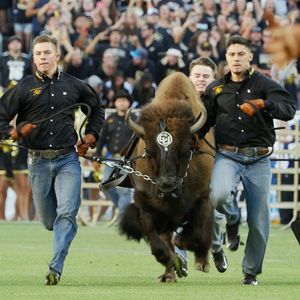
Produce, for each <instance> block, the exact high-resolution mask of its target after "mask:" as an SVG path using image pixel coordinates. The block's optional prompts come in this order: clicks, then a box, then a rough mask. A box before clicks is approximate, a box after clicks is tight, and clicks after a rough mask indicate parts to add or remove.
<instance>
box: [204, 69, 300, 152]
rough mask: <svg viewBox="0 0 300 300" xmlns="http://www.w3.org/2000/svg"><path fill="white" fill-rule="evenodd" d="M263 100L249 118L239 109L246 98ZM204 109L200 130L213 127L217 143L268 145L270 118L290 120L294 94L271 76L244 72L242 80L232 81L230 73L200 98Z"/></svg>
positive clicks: (272, 136) (270, 140)
mask: <svg viewBox="0 0 300 300" xmlns="http://www.w3.org/2000/svg"><path fill="white" fill-rule="evenodd" d="M259 98H260V99H263V100H264V103H265V109H264V110H262V111H260V115H261V116H262V117H263V120H264V124H262V122H261V121H260V119H259V116H258V114H255V115H254V116H253V117H248V116H247V115H246V114H244V113H243V112H242V110H241V109H240V108H239V106H240V105H241V104H243V103H244V102H245V101H247V100H253V99H259ZM202 100H203V102H204V105H205V107H206V109H207V113H208V116H207V121H206V124H205V125H204V127H203V128H202V129H201V130H200V135H201V136H204V135H205V133H206V132H207V131H208V130H209V128H210V127H212V126H214V125H215V126H216V127H215V128H216V129H215V132H216V143H217V144H225V145H232V146H236V147H269V146H272V145H273V144H274V142H275V133H274V131H272V130H269V131H268V130H264V131H262V130H261V129H262V128H263V127H266V126H267V127H269V128H273V127H274V124H273V119H280V120H290V119H292V118H293V116H294V114H295V111H296V101H295V100H294V99H293V97H292V96H291V95H290V94H289V93H288V91H287V90H285V89H284V88H283V87H281V86H280V85H279V84H278V83H276V82H275V81H273V80H271V79H270V78H268V77H266V76H264V75H262V74H261V73H258V72H256V71H254V70H253V69H252V68H251V69H249V70H248V71H247V74H246V77H245V79H244V80H243V81H242V82H232V81H231V80H230V73H228V74H227V75H226V76H225V77H224V78H222V79H219V80H216V81H214V82H212V83H211V84H210V85H209V86H208V87H207V89H206V92H205V94H204V95H203V97H202Z"/></svg>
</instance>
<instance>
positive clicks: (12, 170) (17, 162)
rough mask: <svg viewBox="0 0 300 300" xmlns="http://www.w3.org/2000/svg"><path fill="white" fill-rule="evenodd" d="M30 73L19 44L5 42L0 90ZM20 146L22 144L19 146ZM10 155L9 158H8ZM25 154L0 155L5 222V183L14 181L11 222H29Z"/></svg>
mask: <svg viewBox="0 0 300 300" xmlns="http://www.w3.org/2000/svg"><path fill="white" fill-rule="evenodd" d="M31 73H32V68H31V60H30V58H29V56H28V55H27V54H24V53H22V41H21V39H20V37H19V36H17V35H14V36H11V37H10V38H9V39H8V51H7V52H4V53H3V54H2V55H1V56H0V88H2V89H3V90H8V89H10V88H12V87H14V86H15V85H16V84H17V83H18V82H19V81H20V80H22V79H23V78H24V77H26V76H27V75H29V74H31ZM20 145H21V146H22V143H21V144H20ZM12 153H13V155H12ZM26 161H27V150H25V149H22V148H21V149H18V151H13V152H12V149H7V151H4V150H3V151H2V150H1V153H0V164H1V166H0V170H1V171H0V172H1V173H0V207H1V211H0V218H2V219H3V218H5V215H4V209H5V200H6V193H7V188H8V186H9V180H12V179H14V185H13V187H14V189H15V191H16V194H17V199H16V215H15V217H14V219H16V220H17V219H18V218H20V219H21V220H29V202H30V195H31V192H30V186H29V183H28V177H27V162H26Z"/></svg>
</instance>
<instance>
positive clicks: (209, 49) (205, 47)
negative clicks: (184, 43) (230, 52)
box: [195, 41, 219, 64]
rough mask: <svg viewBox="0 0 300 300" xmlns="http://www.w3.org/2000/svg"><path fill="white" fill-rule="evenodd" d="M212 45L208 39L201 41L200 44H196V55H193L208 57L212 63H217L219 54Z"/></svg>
mask: <svg viewBox="0 0 300 300" xmlns="http://www.w3.org/2000/svg"><path fill="white" fill-rule="evenodd" d="M216 46H217V45H215V47H213V46H212V44H211V43H210V42H208V41H205V42H202V43H201V44H199V45H197V46H196V55H195V57H209V58H210V59H211V60H213V61H214V63H216V64H217V63H218V60H219V54H218V50H217V48H216Z"/></svg>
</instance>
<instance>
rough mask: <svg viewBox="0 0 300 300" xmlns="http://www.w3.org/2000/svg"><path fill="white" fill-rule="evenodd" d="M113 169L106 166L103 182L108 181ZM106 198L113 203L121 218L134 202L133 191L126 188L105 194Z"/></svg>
mask: <svg viewBox="0 0 300 300" xmlns="http://www.w3.org/2000/svg"><path fill="white" fill-rule="evenodd" d="M112 170H113V169H112V168H111V167H108V166H105V168H104V171H103V180H106V179H108V177H109V175H110V174H111V172H112ZM122 174H123V173H122ZM104 194H105V196H106V197H107V198H108V199H109V200H111V201H112V202H113V204H114V205H115V207H117V208H118V209H119V215H120V216H121V215H122V213H123V212H124V210H125V208H126V206H127V205H128V204H130V203H131V202H132V199H133V189H131V188H125V187H115V188H112V189H109V190H107V191H105V192H104Z"/></svg>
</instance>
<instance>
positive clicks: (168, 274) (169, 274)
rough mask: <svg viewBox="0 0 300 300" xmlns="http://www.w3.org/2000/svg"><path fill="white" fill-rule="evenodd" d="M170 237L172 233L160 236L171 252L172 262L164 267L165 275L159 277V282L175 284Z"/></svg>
mask: <svg viewBox="0 0 300 300" xmlns="http://www.w3.org/2000/svg"><path fill="white" fill-rule="evenodd" d="M172 236H173V233H170V232H169V233H166V234H162V235H160V237H161V239H162V240H163V241H164V242H165V243H166V245H168V247H169V249H170V251H171V257H172V262H171V263H170V264H168V265H167V266H166V270H165V273H163V274H162V275H160V276H159V279H160V281H161V282H176V275H175V270H174V263H175V248H174V244H173V243H172Z"/></svg>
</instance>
